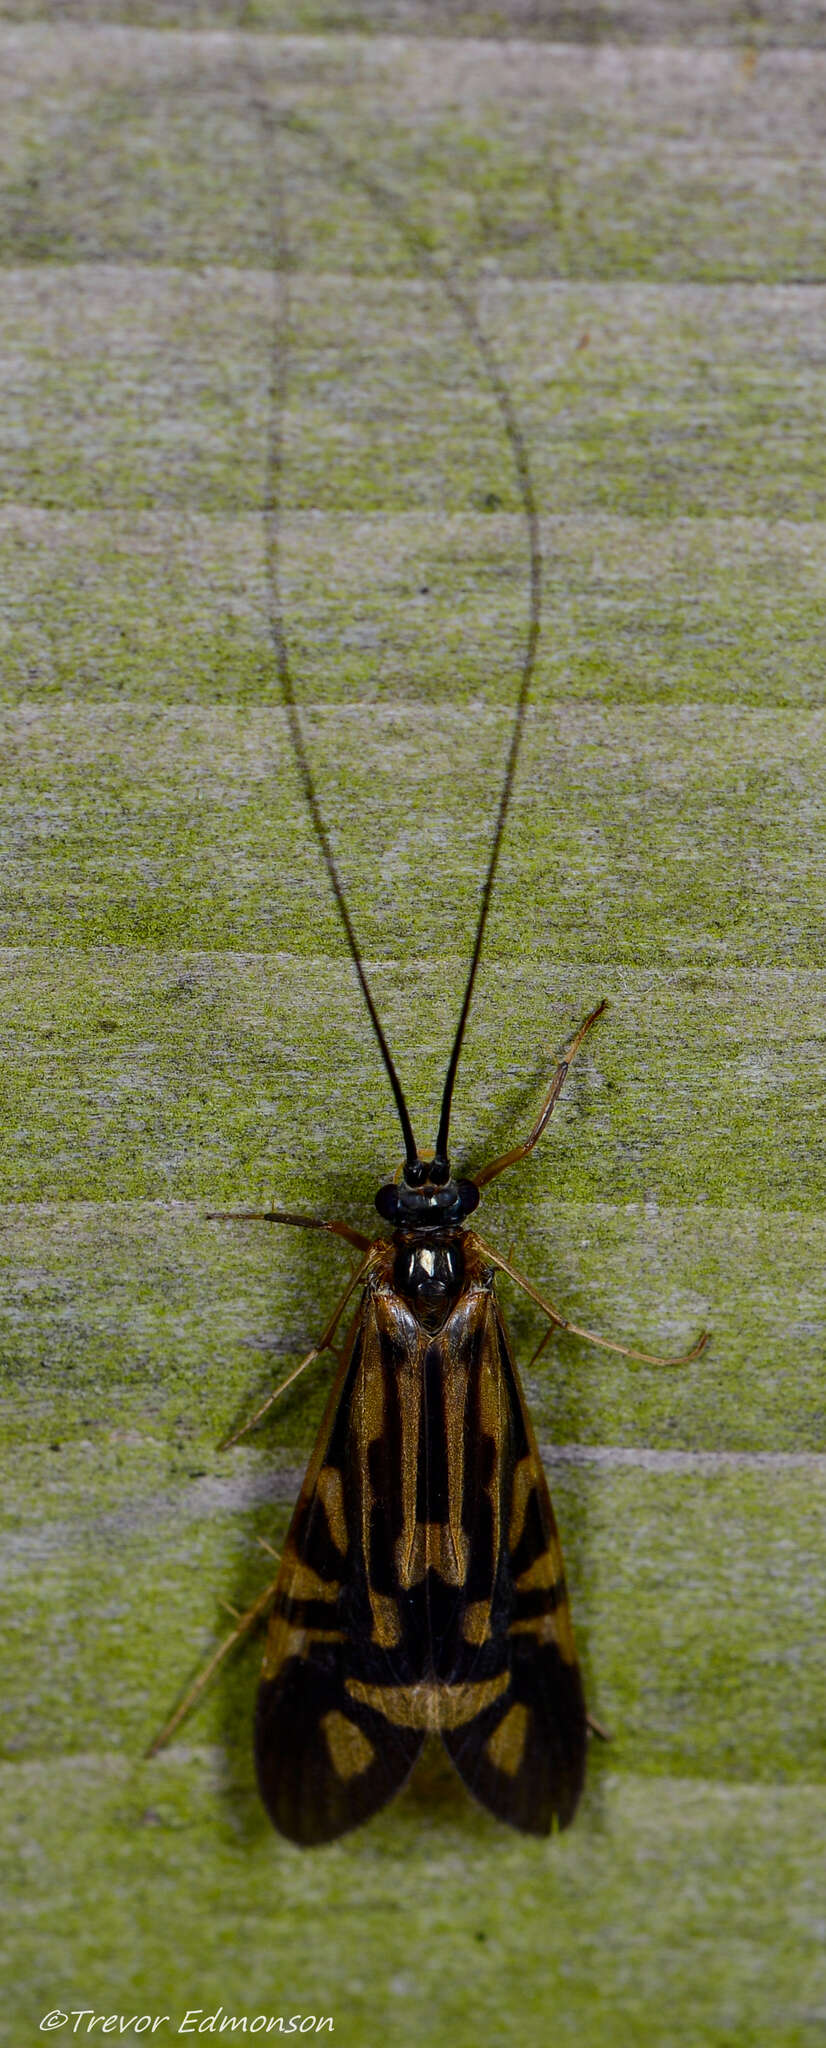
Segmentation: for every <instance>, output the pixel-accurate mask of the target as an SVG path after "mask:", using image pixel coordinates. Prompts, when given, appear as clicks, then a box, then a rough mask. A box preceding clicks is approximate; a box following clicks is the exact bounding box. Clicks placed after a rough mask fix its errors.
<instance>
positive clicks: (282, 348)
mask: <svg viewBox="0 0 826 2048" xmlns="http://www.w3.org/2000/svg"><path fill="white" fill-rule="evenodd" d="M262 111H263V112H264V115H265V121H266V125H267V128H268V131H269V118H268V117H269V109H268V108H265V109H263V110H262ZM271 139H272V138H271V135H270V140H271ZM275 186H276V193H277V198H276V199H275V200H274V213H275V219H276V224H277V241H278V250H279V271H280V276H281V307H282V323H281V327H280V329H279V328H278V327H275V328H274V329H273V344H272V351H271V359H270V422H271V425H270V436H269V446H268V450H267V472H266V476H267V482H266V495H265V501H264V513H265V533H266V555H267V571H268V575H267V583H268V608H269V623H270V634H271V636H272V643H273V647H274V649H275V659H276V665H277V668H278V680H279V682H280V685H281V695H282V697H283V699H284V708H285V710H286V713H287V722H288V724H289V729H290V739H291V740H292V746H293V753H294V754H295V758H296V764H297V767H298V772H299V775H300V777H301V781H302V785H303V788H304V795H305V797H306V800H307V807H308V809H309V813H310V817H311V818H312V821H313V829H314V831H315V835H316V839H317V840H318V843H319V846H320V848H321V852H322V855H323V857H324V863H325V866H326V869H327V873H328V875H329V877H330V884H331V887H332V891H333V895H334V897H335V901H336V906H337V909H338V914H339V917H340V918H341V922H342V925H343V926H344V932H345V937H346V939H347V944H348V946H349V948H350V953H351V955H352V959H353V965H354V967H355V970H356V973H357V975H358V978H359V982H360V984H361V992H362V995H363V996H364V1000H365V1003H366V1004H367V1014H368V1016H369V1018H370V1022H371V1024H372V1026H373V1030H374V1032H375V1034H376V1038H377V1040H378V1046H379V1051H380V1053H381V1056H382V1059H383V1061H384V1065H385V1068H386V1070H387V1077H388V1080H389V1082H390V1086H391V1088H392V1090H393V1094H394V1097H395V1102H396V1108H397V1110H398V1113H399V1122H400V1124H401V1127H402V1136H403V1138H404V1150H405V1166H406V1167H410V1168H411V1169H412V1168H415V1167H416V1165H417V1164H418V1159H419V1152H418V1146H417V1144H416V1140H415V1138H414V1136H413V1126H412V1124H411V1121H410V1114H409V1111H408V1107H407V1103H406V1102H405V1099H404V1090H403V1088H402V1084H401V1082H400V1080H399V1077H398V1074H397V1072H396V1069H395V1066H394V1064H393V1060H392V1057H391V1053H390V1047H389V1045H388V1043H387V1039H386V1038H385V1035H384V1031H383V1030H382V1024H381V1019H380V1017H379V1013H378V1010H377V1009H376V1005H375V1001H374V999H373V992H372V989H371V987H370V983H369V981H368V979H367V973H366V970H365V966H364V962H363V960H362V957H361V953H360V952H359V947H358V941H357V939H356V935H355V932H354V930H353V925H352V920H351V917H350V912H349V910H348V908H347V899H346V897H345V894H344V889H343V886H342V881H341V876H340V875H339V872H338V868H337V867H336V863H335V859H334V857H333V849H332V847H331V845H330V840H329V835H328V832H327V827H326V825H325V823H324V819H323V816H322V813H321V806H320V804H319V801H318V796H317V794H316V787H315V782H314V781H313V774H312V770H311V768H310V763H309V760H308V757H307V750H306V747H305V745H304V734H303V732H302V730H301V719H300V715H299V710H298V704H297V702H296V696H295V690H294V687H293V677H292V670H291V668H290V660H289V655H288V652H287V639H286V634H285V632H284V620H283V615H282V610H281V598H280V582H279V573H278V572H279V540H280V536H279V526H278V513H279V507H280V502H281V473H282V468H283V453H284V451H283V438H284V437H283V420H284V407H285V400H286V391H287V348H286V339H285V337H286V332H287V324H288V319H289V303H290V301H289V282H288V280H289V243H288V240H287V226H286V220H285V218H284V207H283V203H282V200H281V194H280V186H279V183H278V180H277V179H276V181H275Z"/></svg>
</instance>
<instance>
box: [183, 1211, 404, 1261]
mask: <svg viewBox="0 0 826 2048" xmlns="http://www.w3.org/2000/svg"><path fill="white" fill-rule="evenodd" d="M207 1222H208V1223H292V1224H294V1225H295V1227H296V1229H298V1230H329V1231H330V1232H331V1233H332V1236H333V1237H345V1238H346V1239H347V1243H348V1244H354V1245H355V1247H356V1250H357V1251H360V1252H366V1250H367V1247H368V1245H369V1244H370V1242H371V1240H370V1238H369V1237H365V1235H364V1232H363V1231H361V1230H354V1229H353V1227H352V1224H350V1223H341V1222H339V1221H338V1219H336V1220H335V1221H333V1222H330V1223H328V1221H327V1218H326V1216H294V1215H292V1214H291V1212H290V1210H289V1209H208V1210H207Z"/></svg>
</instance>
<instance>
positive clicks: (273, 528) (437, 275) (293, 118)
mask: <svg viewBox="0 0 826 2048" xmlns="http://www.w3.org/2000/svg"><path fill="white" fill-rule="evenodd" d="M258 104H259V108H260V111H261V112H262V114H263V117H264V123H265V127H266V130H267V133H268V135H269V138H270V140H271V141H272V122H271V110H270V108H269V106H268V105H263V106H262V105H261V103H260V102H259V103H258ZM282 122H283V125H284V126H285V127H286V128H289V129H290V130H292V131H293V132H294V133H298V134H300V135H302V136H304V137H306V138H307V139H308V140H310V141H312V142H314V143H315V144H316V145H320V147H321V149H322V151H323V152H324V154H325V155H326V156H328V157H329V158H330V159H331V160H332V162H333V163H334V164H335V166H336V168H337V170H339V171H343V172H344V173H345V175H346V176H347V177H348V178H349V179H350V180H351V181H352V183H353V184H354V185H356V186H360V187H361V190H362V191H363V192H365V193H366V195H367V197H368V198H369V199H370V200H371V201H372V203H373V205H374V206H375V207H376V209H377V211H378V212H379V213H383V214H384V215H386V216H387V217H388V218H389V219H390V220H392V222H393V224H394V226H395V227H396V229H397V231H398V233H399V234H400V235H401V237H402V239H403V240H404V241H405V242H407V244H408V247H409V248H411V249H412V251H413V253H414V255H415V257H416V259H417V262H418V263H419V266H420V268H421V269H422V270H424V271H425V272H426V273H428V274H429V275H430V276H431V277H432V278H433V279H434V280H435V282H436V283H437V284H438V285H439V286H440V287H441V289H442V291H443V292H444V294H445V296H446V298H447V299H448V301H449V303H450V305H451V306H452V307H453V310H454V312H455V313H456V315H457V318H458V320H459V322H460V324H461V326H462V327H463V328H464V330H465V333H466V335H467V337H468V339H469V341H470V342H471V344H472V346H473V347H474V349H475V350H476V353H477V355H478V356H479V357H480V359H481V362H482V365H483V368H484V371H485V374H486V377H487V380H488V383H489V386H490V389H491V390H492V392H493V396H494V398H495V400H496V403H497V406H498V408H499V412H500V415H501V418H502V423H503V426H504V429H505V433H506V436H507V439H508V441H509V443H510V448H511V453H512V455H513V460H514V466H515V469H516V476H517V482H518V485H519V490H520V495H521V498H522V505H523V509H524V512H525V519H526V522H527V528H528V547H529V559H530V596H529V610H528V631H527V638H526V642H525V650H524V653H523V656H522V664H521V669H520V676H519V690H518V693H517V699H516V706H515V709H514V717H513V726H512V729H511V738H510V745H509V747H508V756H507V761H506V763H505V773H504V776H503V780H502V788H501V791H500V796H499V804H498V808H497V813H496V823H495V826H494V833H493V843H492V845H491V850H490V856H489V859H488V866H487V872H486V875H485V880H484V884H483V888H482V900H481V903H480V906H479V916H478V919H477V923H476V934H475V937H474V941H473V951H472V953H471V958H470V967H469V969H468V976H467V982H466V984H465V991H464V995H463V998H462V1007H461V1010H460V1012H459V1021H458V1024H457V1026H456V1035H455V1037H454V1040H453V1046H452V1048H451V1054H450V1059H449V1061H448V1068H447V1074H446V1076H445V1084H444V1090H443V1094H442V1105H441V1112H440V1116H439V1129H438V1134H437V1138H436V1150H435V1155H434V1164H435V1163H438V1164H439V1165H440V1166H442V1167H446V1166H447V1163H448V1150H447V1147H448V1134H449V1130H450V1111H451V1104H452V1101H453V1088H454V1083H455V1080H456V1070H457V1068H458V1065H459V1057H460V1054H461V1050H462V1044H463V1041H464V1036H465V1027H466V1024H467V1020H468V1014H469V1011H470V1005H471V1001H472V998H473V990H474V985H475V981H476V973H477V969H478V966H479V961H480V958H481V953H482V945H483V941H484V936H485V927H486V925H487V921H488V911H489V909H490V903H491V897H492V894H493V885H494V881H495V879H496V870H497V866H498V863H499V852H500V848H501V844H502V836H503V833H504V829H505V821H506V819H507V815H508V809H509V806H510V799H511V791H512V789H513V783H514V778H515V774H516V764H517V760H518V757H519V749H520V745H521V742H522V733H523V729H524V723H525V707H526V704H527V700H528V691H529V689H530V685H531V679H532V676H533V672H534V667H535V665H536V650H537V645H538V641H539V627H540V619H541V590H542V549H541V544H540V537H539V515H538V513H537V509H536V499H535V496H534V489H533V480H532V477H531V470H530V463H529V461H528V451H527V447H526V444H525V441H524V438H523V435H522V431H521V428H520V426H519V422H518V420H517V417H516V414H515V412H514V409H513V406H512V404H511V398H510V393H509V391H508V388H507V385H506V383H505V380H504V378H503V376H502V373H501V371H500V369H499V366H498V363H497V361H496V358H495V355H494V353H493V351H492V349H491V346H490V343H489V341H488V339H487V336H486V335H485V334H484V333H483V331H482V329H481V327H480V325H479V322H478V320H477V318H476V315H475V313H474V311H473V308H472V306H471V305H470V304H469V302H468V301H467V299H466V298H465V297H464V294H463V293H462V291H461V290H460V289H459V286H458V285H457V283H456V281H455V279H454V278H453V276H452V275H451V273H450V272H449V271H447V270H445V269H444V268H443V266H442V265H441V264H440V263H439V262H438V260H437V259H436V257H435V256H434V255H433V253H432V250H431V249H430V246H429V243H428V241H427V239H426V237H425V235H424V234H423V233H422V231H421V230H420V229H419V228H417V227H416V225H415V223H414V222H413V221H411V220H410V219H409V218H408V216H407V215H406V214H405V213H404V212H403V210H402V208H401V207H400V206H399V203H398V201H397V200H396V198H395V197H394V195H393V194H392V193H390V192H388V191H387V190H386V189H385V188H384V187H383V186H381V185H379V184H377V183H376V182H375V180H374V179H372V178H370V177H366V176H365V174H364V172H363V171H362V170H361V169H360V167H359V166H358V165H357V164H354V163H353V162H351V161H350V159H349V158H347V157H346V156H344V155H343V154H342V153H341V152H340V151H339V150H337V149H336V148H335V146H334V145H333V144H332V143H331V142H330V141H329V140H328V138H327V137H326V136H325V135H322V134H320V133H319V131H318V130H317V129H315V128H314V127H313V125H312V123H311V122H308V121H305V120H303V119H302V118H301V116H300V115H298V114H295V113H294V112H293V111H292V110H289V111H285V112H284V113H283V115H282ZM277 220H278V237H277V239H278V244H279V247H280V250H281V252H282V277H283V293H284V305H285V322H286V306H287V304H288V293H287V262H286V256H287V238H286V225H285V222H284V215H283V206H282V205H281V204H280V201H279V204H278V211H277ZM285 353H286V352H285V349H284V348H283V346H279V341H278V337H277V336H275V337H274V341H273V363H272V391H273V400H274V403H273V408H272V412H273V415H274V425H273V431H272V433H271V437H270V455H269V464H268V484H267V505H266V510H267V515H268V516H267V558H268V564H269V571H270V577H269V580H270V628H271V632H272V638H273V643H274V646H275V652H276V660H277V664H278V673H279V678H280V682H281V690H282V694H283V697H284V703H285V706H286V710H287V715H288V719H289V725H290V734H291V738H292V742H293V747H294V749H295V755H296V760H297V763H298V767H299V771H300V774H301V779H302V782H303V785H304V791H305V795H306V797H307V803H308V806H309V810H310V815H311V817H312V821H313V825H314V828H315V833H316V837H317V839H318V842H319V845H320V847H321V851H322V854H323V856H324V860H325V863H326V867H327V872H328V874H329V877H330V881H331V884H332V888H333V894H334V896H335V900H336V903H337V905H338V910H339V914H340V917H341V921H342V924H343V926H344V930H345V933H346V936H347V942H348V945H349V947H350V952H351V954H352V957H353V961H354V964H355V968H356V973H357V974H358V978H359V981H360V983H361V987H362V991H363V994H364V999H365V1002H366V1004H367V1009H368V1013H369V1016H370V1021H371V1023H372V1026H373V1030H374V1032H375V1034H376V1038H377V1039H378V1043H379V1048H380V1051H381V1055H382V1059H383V1060H384V1064H385V1067H386V1069H387V1073H388V1076H389V1079H390V1084H391V1087H392V1089H393V1093H394V1095H395V1098H396V1107H397V1109H398V1112H399V1118H400V1121H401V1126H402V1131H403V1133H404V1140H405V1147H406V1160H405V1167H406V1168H407V1167H408V1166H411V1167H412V1166H415V1165H417V1164H418V1152H417V1149H416V1144H415V1140H414V1137H413V1131H412V1128H411V1124H410V1117H409V1115H408V1111H407V1105H406V1103H405V1099H404V1094H403V1092H402V1087H401V1083H400V1081H399V1078H398V1075H397V1073H396V1069H395V1067H394V1065H393V1061H392V1059H391V1057H390V1051H389V1047H388V1045H387V1041H386V1039H385V1036H384V1032H383V1030H382V1027H381V1024H380V1021H379V1017H378V1012H377V1010H376V1006H375V1003H374V1001H373V997H372V994H371V991H370V987H369V984H368V981H367V976H366V974H365V971H364V966H363V963H362V959H361V955H360V953H359V950H358V945H357V943H356V938H355V933H354V931H353V927H352V924H351V921H350V913H349V911H348V909H347V904H346V901H345V897H344V891H343V888H342V885H341V880H340V877H339V874H338V870H337V868H336V864H335V861H334V859H333V853H332V848H331V846H330V842H329V839H328V836H327V830H326V826H325V824H324V820H323V818H322V815H321V811H320V808H319V803H318V798H317V796H316V791H315V785H314V782H313V779H312V774H311V772H310V766H309V762H308V760H307V754H306V750H305V747H304V741H303V735H302V732H301V725H300V720H299V714H298V707H297V704H296V700H295V694H294V691H293V683H292V675H291V672H290V666H289V660H288V656H287V646H286V639H285V635H284V627H283V621H282V617H281V608H280V604H279V600H278V536H277V513H278V504H279V484H280V477H281V464H282V424H281V423H282V419H283V412H284V397H285V388H286V375H285Z"/></svg>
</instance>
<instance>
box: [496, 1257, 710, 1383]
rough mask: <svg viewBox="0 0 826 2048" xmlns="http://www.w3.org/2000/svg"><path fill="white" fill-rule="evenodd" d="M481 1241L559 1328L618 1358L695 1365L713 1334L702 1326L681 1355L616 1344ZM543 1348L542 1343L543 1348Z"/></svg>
mask: <svg viewBox="0 0 826 2048" xmlns="http://www.w3.org/2000/svg"><path fill="white" fill-rule="evenodd" d="M477 1242H478V1244H479V1249H480V1251H482V1252H483V1253H484V1256H485V1258H486V1259H490V1260H491V1262H492V1264H493V1265H494V1266H498V1267H499V1270H500V1272H502V1273H507V1275H508V1279H509V1280H515V1281H516V1285H517V1287H521V1289H522V1292H523V1294H527V1295H529V1297H530V1299H531V1301H535V1302H536V1304H537V1307H538V1308H541V1309H542V1311H543V1313H544V1314H545V1315H546V1316H549V1317H550V1320H551V1322H552V1323H556V1325H557V1327H558V1329H560V1330H567V1332H568V1335H569V1336H570V1337H584V1339H585V1342H586V1344H596V1345H597V1346H598V1347H599V1350H600V1351H613V1352H615V1353H616V1356H617V1357H618V1358H630V1359H633V1360H634V1361H635V1362H636V1363H637V1364H639V1365H693V1363H694V1360H695V1358H699V1357H700V1353H701V1352H703V1351H705V1348H706V1345H707V1343H708V1342H709V1339H710V1336H711V1331H710V1330H701V1332H700V1335H699V1337H698V1338H697V1342H696V1344H692V1346H691V1350H690V1351H683V1352H681V1353H680V1356H679V1357H678V1358H665V1357H663V1356H662V1355H661V1354H660V1353H659V1352H656V1351H635V1350H633V1349H632V1347H631V1346H630V1345H629V1344H615V1343H614V1342H613V1341H612V1339H611V1338H610V1337H598V1336H597V1333H596V1331H595V1330H584V1329H583V1328H582V1326H581V1324H580V1323H572V1322H570V1321H569V1319H568V1317H567V1316H563V1315H562V1314H561V1312H560V1310H559V1309H558V1308H554V1305H553V1302H551V1301H546V1300H545V1297H544V1295H542V1294H540V1293H539V1291H538V1289H537V1288H536V1287H532V1286H531V1282H530V1280H526V1279H525V1276H524V1274H523V1273H518V1272H517V1270H516V1267H515V1266H512V1265H511V1264H510V1262H509V1260H508V1259H502V1258H500V1256H499V1253H498V1252H493V1251H491V1250H490V1247H489V1246H488V1245H486V1244H483V1243H482V1240H481V1238H479V1239H477ZM541 1348H542V1347H541V1345H540V1350H541Z"/></svg>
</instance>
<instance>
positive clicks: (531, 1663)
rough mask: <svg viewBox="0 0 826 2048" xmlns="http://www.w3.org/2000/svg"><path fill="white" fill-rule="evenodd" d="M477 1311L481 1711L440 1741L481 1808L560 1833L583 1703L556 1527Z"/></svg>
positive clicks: (489, 1309)
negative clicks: (558, 1830)
mask: <svg viewBox="0 0 826 2048" xmlns="http://www.w3.org/2000/svg"><path fill="white" fill-rule="evenodd" d="M475 1303H476V1306H475V1310H473V1311H472V1312H471V1313H469V1314H468V1324H469V1327H468V1331H467V1343H468V1345H469V1346H470V1348H471V1351H472V1360H471V1370H470V1375H469V1379H468V1383H467V1397H466V1403H465V1420H464V1438H465V1442H464V1459H463V1461H464V1484H463V1495H464V1506H463V1522H464V1524H465V1527H466V1529H467V1532H468V1541H469V1559H468V1571H467V1575H466V1587H467V1596H468V1598H467V1607H466V1610H465V1616H464V1623H463V1627H464V1634H465V1636H466V1638H467V1637H469V1638H470V1642H469V1643H467V1645H466V1647H465V1649H464V1651H463V1655H462V1663H461V1671H462V1676H463V1677H464V1679H465V1684H466V1687H467V1693H468V1698H469V1699H471V1698H472V1697H473V1693H474V1689H475V1688H477V1687H478V1694H479V1699H480V1707H479V1711H478V1712H477V1713H475V1714H473V1715H472V1716H470V1717H468V1718H465V1719H464V1720H462V1721H461V1723H460V1724H459V1725H457V1726H455V1727H450V1726H443V1727H442V1730H441V1734H442V1740H443V1742H444V1745H445V1748H446V1749H447V1751H448V1754H449V1755H450V1757H451V1758H452V1761H453V1763H454V1764H455V1767H456V1769H457V1771H458V1772H459V1775H460V1777H461V1778H462V1779H463V1780H464V1782H465V1784H466V1785H467V1786H468V1788H469V1790H470V1791H471V1792H473V1793H474V1794H475V1797H476V1798H477V1799H479V1800H480V1801H481V1803H482V1805H483V1806H486V1807H488V1808H489V1810H490V1811H491V1812H492V1813H494V1814H495V1815H496V1816H497V1817H498V1819H500V1820H503V1821H507V1822H509V1823H510V1825H511V1826H512V1827H516V1828H521V1829H523V1830H525V1831H526V1832H527V1833H529V1834H539V1835H542V1834H547V1833H548V1832H549V1831H550V1830H551V1828H553V1827H559V1828H563V1827H567V1825H568V1823H569V1822H570V1821H571V1820H572V1819H573V1816H574V1813H575V1810H576V1806H577V1802H578V1800H579V1796H580V1792H581V1790H582V1786H583V1782H584V1778H585V1753H586V1744H587V1721H586V1710H585V1699H584V1695H583V1689H582V1680H581V1677H580V1672H579V1666H578V1663H577V1657H576V1649H575V1645H574V1637H573V1629H572V1626H571V1617H570V1610H569V1606H568V1596H567V1591H566V1586H565V1570H564V1565H563V1560H562V1551H561V1548H560V1543H559V1537H558V1535H557V1529H556V1522H555V1520H554V1513H553V1508H552V1506H551V1501H550V1496H549V1493H548V1486H547V1482H546V1479H545V1474H544V1472H543V1469H542V1464H541V1460H540V1457H539V1453H538V1450H537V1446H536V1440H535V1437H534V1433H533V1428H532V1426H531V1422H530V1417H529V1415H528V1412H527V1409H526V1406H525V1401H524V1397H523V1394H522V1389H521V1386H520V1384H519V1378H518V1374H517V1371H516V1367H515V1364H514V1361H513V1358H512V1355H511V1351H510V1346H509V1343H508V1338H507V1333H506V1330H505V1326H504V1323H503V1320H502V1316H501V1314H500V1311H499V1307H498V1303H497V1301H496V1298H495V1295H494V1293H493V1291H492V1288H491V1290H490V1291H489V1292H488V1293H487V1295H486V1296H480V1295H479V1294H477V1295H476V1297H475ZM472 1325H475V1336H474V1332H473V1328H472ZM474 1636H475V1637H476V1639H477V1644H478V1647H477V1648H476V1649H475V1651H474V1650H473V1648H472V1642H473V1638H474ZM458 1675H459V1672H458V1669H457V1670H456V1671H455V1672H454V1674H453V1681H454V1684H455V1680H456V1677H457V1676H458ZM497 1686H498V1690H497V1689H496V1688H497Z"/></svg>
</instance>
